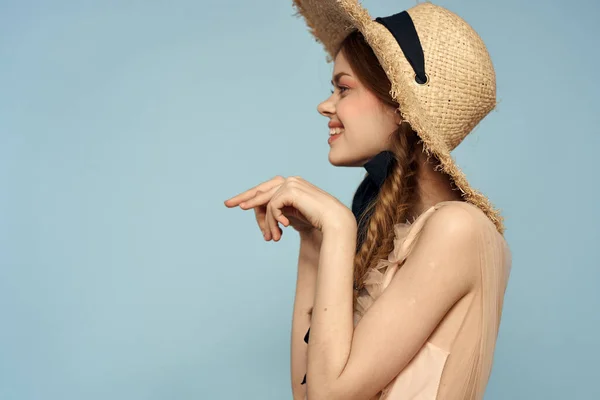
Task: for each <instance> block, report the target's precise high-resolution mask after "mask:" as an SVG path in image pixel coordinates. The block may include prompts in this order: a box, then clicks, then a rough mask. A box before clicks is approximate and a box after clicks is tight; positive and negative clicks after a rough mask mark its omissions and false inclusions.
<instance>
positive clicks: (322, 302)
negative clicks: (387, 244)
mask: <svg viewBox="0 0 600 400" xmlns="http://www.w3.org/2000/svg"><path fill="white" fill-rule="evenodd" d="M355 246H356V228H355V227H353V226H352V225H347V226H342V227H340V228H336V229H332V230H330V231H325V232H324V234H323V241H322V245H321V251H320V256H319V264H318V269H317V283H316V287H315V299H314V305H313V306H314V308H313V313H312V320H311V329H310V342H309V346H308V375H307V381H308V382H309V385H308V391H309V398H314V399H321V398H333V397H330V396H331V395H335V382H336V380H337V378H338V377H339V376H340V375H341V373H342V371H343V370H344V367H345V365H346V362H347V360H348V357H349V355H350V348H351V344H352V337H353V334H354V324H353V309H352V290H353V275H354V268H353V266H354V254H355V248H356V247H355Z"/></svg>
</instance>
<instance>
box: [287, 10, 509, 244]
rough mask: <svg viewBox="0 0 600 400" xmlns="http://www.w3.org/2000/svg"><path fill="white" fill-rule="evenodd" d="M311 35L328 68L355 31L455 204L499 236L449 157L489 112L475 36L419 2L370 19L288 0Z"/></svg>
mask: <svg viewBox="0 0 600 400" xmlns="http://www.w3.org/2000/svg"><path fill="white" fill-rule="evenodd" d="M294 6H295V8H296V10H297V15H302V16H303V17H304V18H305V20H306V23H307V25H308V26H309V28H310V32H311V33H312V34H313V35H314V37H315V38H316V39H317V41H319V42H321V43H322V44H323V46H324V47H325V50H326V52H327V62H331V61H333V59H334V58H335V55H336V54H337V52H338V50H339V48H340V45H341V43H342V41H343V40H344V39H345V38H346V36H347V35H348V34H349V33H350V32H352V31H354V30H356V29H358V30H359V31H360V32H361V33H362V34H363V36H364V37H365V40H366V41H367V43H368V44H369V46H371V48H372V49H373V52H374V53H375V55H376V56H377V58H378V60H379V62H380V64H381V66H382V67H383V69H384V71H385V73H386V75H387V76H388V78H389V79H390V81H391V84H392V89H391V95H392V97H393V98H394V100H395V101H396V102H397V103H398V104H399V105H400V106H399V111H400V113H401V115H402V117H403V118H404V119H405V120H406V121H407V122H408V123H409V124H410V125H411V127H412V128H413V130H414V131H415V132H416V133H417V134H418V135H419V137H420V138H421V140H422V141H423V144H424V148H425V151H426V152H427V155H432V154H433V155H434V156H436V157H437V158H438V159H439V160H440V163H441V165H440V169H441V170H442V171H443V172H445V173H447V174H448V175H450V176H451V177H452V179H453V180H454V183H455V184H456V186H457V188H458V189H460V191H461V192H462V197H463V198H464V199H465V200H466V201H468V202H469V203H472V204H474V205H475V206H477V207H479V208H480V209H481V210H482V211H483V212H484V213H485V214H486V215H487V216H488V217H489V219H490V220H491V221H492V222H493V223H494V224H495V225H496V228H497V229H498V231H499V232H500V233H504V226H503V223H502V220H503V218H502V217H501V216H500V213H499V211H498V210H496V209H495V208H494V207H493V206H492V204H491V203H490V201H489V200H488V199H487V197H485V196H484V195H483V194H482V193H480V192H479V191H477V190H475V189H473V188H472V187H471V186H470V185H469V183H468V182H467V179H466V178H465V175H464V174H463V172H462V171H461V170H460V169H459V168H458V166H457V165H456V164H455V162H454V160H453V158H452V156H451V155H450V152H451V151H452V150H454V148H455V147H456V146H458V144H459V143H461V142H462V140H463V139H464V138H465V137H466V136H467V135H468V134H469V133H470V132H471V131H472V130H473V128H474V127H475V126H476V125H477V124H478V123H479V121H481V120H482V119H483V118H484V117H485V116H486V115H487V114H488V113H489V112H490V111H491V110H492V109H494V107H495V106H496V75H495V72H494V67H493V65H492V61H491V59H490V56H489V54H488V52H487V49H486V47H485V45H484V43H483V41H482V40H481V38H480V37H479V35H478V34H477V33H476V32H475V31H474V30H473V28H471V27H470V26H469V25H468V24H467V23H466V22H465V21H464V20H463V19H462V18H460V17H459V16H458V15H456V14H454V13H452V12H451V11H448V10H447V9H445V8H442V7H440V6H436V5H433V4H431V3H420V4H418V5H416V6H414V7H412V8H410V9H408V10H406V11H403V12H401V13H398V14H394V15H392V16H389V17H384V18H377V19H375V20H374V19H372V18H371V16H370V15H369V13H368V12H367V10H366V9H364V8H363V7H362V6H361V5H360V4H359V1H357V0H294Z"/></svg>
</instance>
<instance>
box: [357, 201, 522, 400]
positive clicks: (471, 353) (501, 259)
mask: <svg viewBox="0 0 600 400" xmlns="http://www.w3.org/2000/svg"><path fill="white" fill-rule="evenodd" d="M448 204H456V205H458V207H461V208H464V209H466V210H468V211H469V212H470V214H471V215H473V216H474V217H475V220H476V221H478V225H480V227H481V229H478V232H479V233H480V234H479V235H478V240H477V242H475V243H473V246H474V248H476V249H477V251H478V252H479V259H480V268H481V274H480V279H481V282H480V285H478V288H477V289H476V290H475V291H474V293H472V294H470V295H469V296H466V297H465V298H463V299H462V300H461V301H459V302H458V303H457V304H456V305H454V306H453V308H452V309H451V310H450V311H449V312H448V314H447V315H446V316H445V317H444V319H443V320H442V322H441V323H440V324H439V325H438V327H437V328H436V330H435V331H434V332H433V333H432V335H431V336H430V337H429V338H428V340H427V342H426V343H425V345H424V346H423V347H422V348H421V350H420V351H419V352H418V353H417V354H416V355H415V357H413V359H412V360H411V361H410V363H409V364H408V365H407V366H406V367H405V368H404V369H403V370H402V371H401V372H400V373H399V374H398V375H397V376H396V377H395V378H394V379H393V380H392V381H391V382H390V383H389V384H388V385H387V386H386V387H385V388H384V389H383V390H382V391H381V392H379V393H378V394H377V395H376V396H375V397H373V400H383V399H387V400H436V399H438V400H480V399H482V398H483V395H484V392H485V388H486V385H487V382H488V378H489V375H490V371H491V367H492V361H493V355H494V348H495V344H496V337H497V334H498V327H499V324H500V317H501V313H502V304H503V299H504V292H505V290H506V285H507V281H508V276H509V273H510V268H511V254H510V250H509V248H508V245H507V244H506V242H505V240H504V237H503V236H502V235H501V234H500V233H498V231H497V230H496V227H495V226H494V224H493V223H492V222H491V221H490V220H489V219H488V218H487V217H486V216H485V214H484V213H483V212H482V211H481V210H479V208H477V207H475V206H473V205H471V204H470V203H466V202H459V201H446V202H442V203H439V204H436V205H435V206H433V207H431V208H430V209H429V210H427V211H426V212H424V213H422V214H421V215H420V216H419V217H418V218H417V219H416V220H415V221H414V222H412V223H410V224H409V223H401V224H396V225H395V226H394V233H395V240H394V249H393V251H392V252H391V253H390V254H389V257H388V259H387V260H380V261H379V264H378V265H377V266H376V267H375V268H372V269H370V270H369V271H368V273H367V276H366V280H365V287H364V288H363V289H362V290H361V292H360V293H359V299H358V305H357V307H356V309H355V311H354V326H355V327H356V325H357V324H358V322H359V321H360V319H361V318H362V316H363V315H364V314H365V312H366V311H367V309H368V308H369V307H370V306H371V305H372V304H373V302H374V301H375V300H376V299H377V298H378V297H379V296H380V295H381V293H382V292H383V291H384V290H385V289H386V287H387V286H388V285H389V283H390V282H391V280H392V277H393V276H394V274H395V273H396V271H397V270H398V268H400V267H401V266H402V264H403V262H404V260H405V259H406V258H407V257H408V255H409V254H410V252H411V249H412V248H413V245H414V243H415V242H416V241H417V240H418V237H419V233H420V232H421V230H422V228H423V226H424V224H425V223H426V222H427V219H428V218H429V217H430V216H431V215H432V214H433V213H434V212H435V211H436V210H438V209H440V208H441V207H444V206H446V205H448Z"/></svg>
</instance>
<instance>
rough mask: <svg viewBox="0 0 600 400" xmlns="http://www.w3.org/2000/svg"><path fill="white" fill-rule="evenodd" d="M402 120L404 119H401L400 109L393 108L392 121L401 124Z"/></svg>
mask: <svg viewBox="0 0 600 400" xmlns="http://www.w3.org/2000/svg"><path fill="white" fill-rule="evenodd" d="M403 121H404V120H403V119H402V116H401V115H400V110H399V109H397V108H396V109H395V110H394V122H395V123H396V125H402V122H403Z"/></svg>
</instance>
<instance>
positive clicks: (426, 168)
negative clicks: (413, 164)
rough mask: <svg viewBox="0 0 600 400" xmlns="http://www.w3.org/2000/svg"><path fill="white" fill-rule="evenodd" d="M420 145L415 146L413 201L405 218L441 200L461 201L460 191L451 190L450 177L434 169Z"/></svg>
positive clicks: (414, 215) (412, 218)
mask: <svg viewBox="0 0 600 400" xmlns="http://www.w3.org/2000/svg"><path fill="white" fill-rule="evenodd" d="M421 146H422V145H419V146H417V149H416V151H417V154H418V156H417V164H418V167H417V175H416V181H417V188H416V193H415V197H414V203H413V205H412V206H411V208H410V209H409V210H408V213H407V219H409V220H414V219H415V218H417V217H418V216H419V215H421V214H422V213H423V212H425V211H427V210H428V209H429V208H431V207H432V206H434V205H436V204H438V203H440V202H443V201H463V199H462V196H461V192H460V191H459V190H456V189H455V190H453V187H452V186H453V185H452V181H451V179H450V177H449V176H448V175H446V174H445V173H443V172H440V171H435V170H434V167H435V165H434V164H433V162H431V161H430V162H428V161H427V156H426V154H425V153H424V152H423V151H422V147H421Z"/></svg>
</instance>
